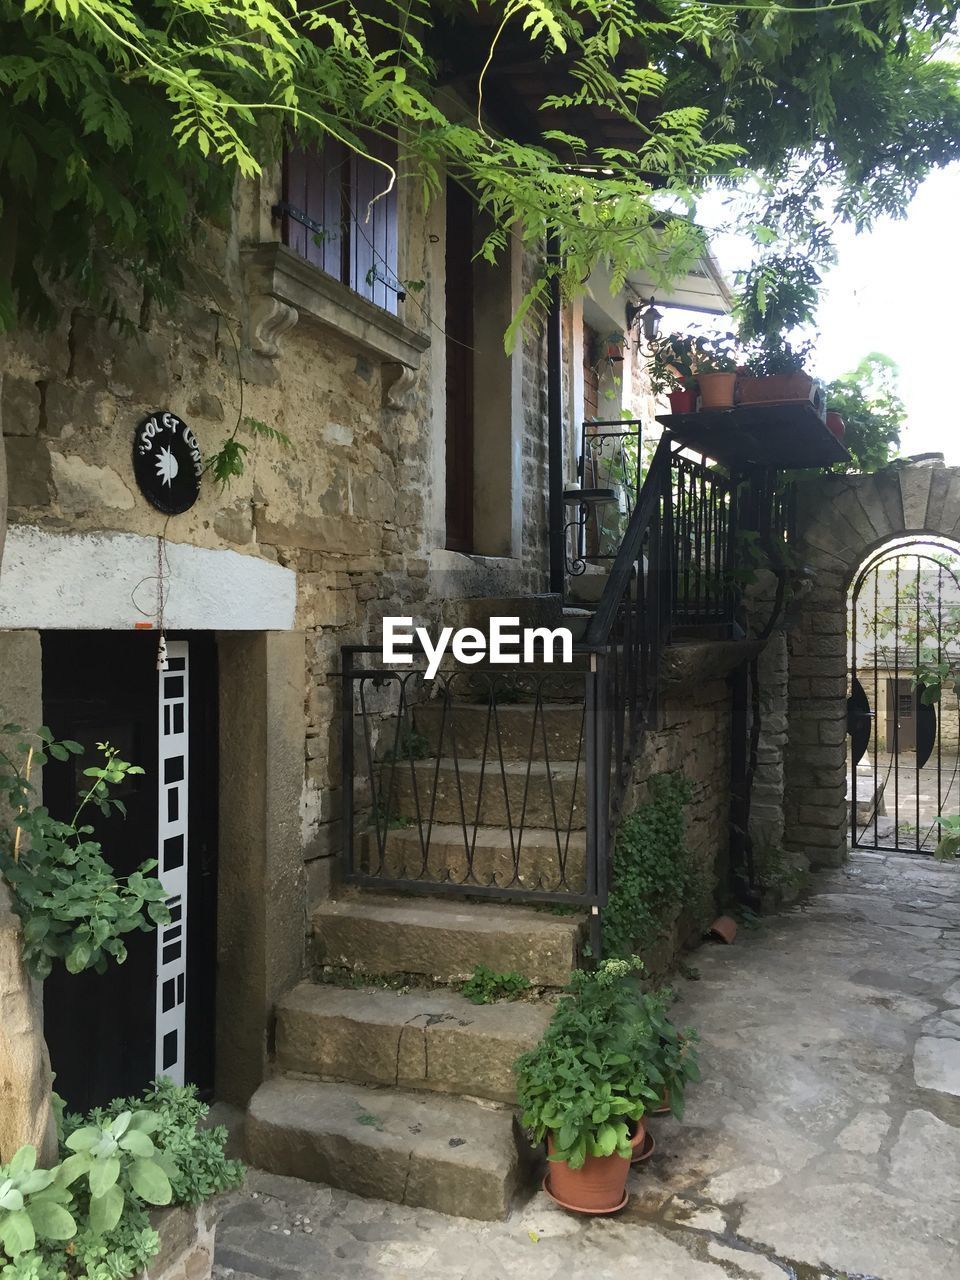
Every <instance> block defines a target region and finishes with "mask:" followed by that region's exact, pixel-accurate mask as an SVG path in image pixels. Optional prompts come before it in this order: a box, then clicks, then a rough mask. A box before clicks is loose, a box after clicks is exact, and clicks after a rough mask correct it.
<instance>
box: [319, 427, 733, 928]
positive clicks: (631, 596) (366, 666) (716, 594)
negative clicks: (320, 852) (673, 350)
mask: <svg viewBox="0 0 960 1280" xmlns="http://www.w3.org/2000/svg"><path fill="white" fill-rule="evenodd" d="M735 525H736V487H735V485H734V484H733V483H732V482H731V481H730V480H728V479H726V478H725V477H723V476H722V475H720V474H719V473H716V472H713V471H710V470H708V469H707V468H706V467H705V466H703V465H702V464H700V463H697V462H692V461H690V460H689V459H686V458H684V457H682V456H681V455H680V454H679V453H678V452H677V451H676V450H675V449H674V448H673V447H672V445H671V443H670V440H669V438H668V437H664V438H663V439H662V440H661V442H660V444H659V445H658V447H657V450H656V452H655V454H654V457H653V460H652V463H651V465H650V467H649V469H648V472H647V475H646V477H645V479H644V483H643V485H642V487H641V489H640V493H639V495H638V496H637V499H636V502H635V504H634V506H633V509H632V513H631V516H630V521H629V524H628V526H627V529H626V533H625V535H624V537H623V539H622V541H621V543H620V546H619V549H618V551H617V554H616V556H615V558H614V560H613V563H612V565H611V568H610V572H609V576H608V578H607V581H606V584H605V587H604V590H603V594H602V597H601V599H600V601H599V603H598V604H597V607H596V611H595V613H594V616H593V619H592V621H591V623H590V626H589V628H588V631H587V635H586V638H585V641H584V642H583V643H582V644H578V645H575V646H574V648H573V662H572V664H570V665H566V666H562V667H558V666H553V667H545V666H543V665H542V664H541V665H539V666H536V667H533V666H527V667H522V666H518V667H517V668H516V669H505V668H502V667H499V668H482V667H478V666H470V667H465V666H460V667H456V666H453V665H448V666H446V667H445V668H443V669H442V670H441V671H440V672H439V673H438V675H437V678H436V679H435V680H433V681H429V680H426V679H425V677H424V668H425V666H426V663H425V662H423V663H420V664H416V663H415V664H414V666H413V667H412V668H411V667H404V668H402V669H399V668H391V667H388V666H386V665H384V664H383V663H382V661H381V660H380V655H379V651H378V650H377V649H374V648H371V647H357V646H350V647H347V648H345V649H344V650H343V651H342V652H343V669H342V674H343V798H344V799H343V804H344V817H343V823H344V825H343V830H344V848H343V876H344V878H345V880H347V881H348V882H350V883H354V884H360V885H365V886H369V887H378V888H381V889H388V890H397V889H401V890H413V891H419V892H425V893H430V894H446V895H459V896H475V897H494V898H501V899H510V898H515V899H524V900H532V901H549V902H566V903H569V904H571V905H574V904H576V905H583V906H589V907H593V908H599V907H602V906H603V905H604V904H605V903H606V900H607V892H608V876H609V863H610V849H611V840H612V838H613V834H614V832H615V829H616V823H617V821H618V818H619V814H620V811H621V808H622V804H623V797H624V794H625V790H626V787H627V785H628V783H629V779H630V774H631V771H632V767H633V762H634V760H635V758H636V753H637V748H638V746H639V743H640V740H641V737H642V735H643V732H644V730H645V729H646V728H648V727H650V726H651V725H652V724H653V723H654V719H655V716H656V705H657V686H658V676H659V669H660V662H661V655H662V651H663V647H664V645H666V644H667V643H668V641H669V640H670V638H671V635H672V634H676V633H677V632H678V630H679V629H680V628H684V629H686V628H689V627H702V626H710V627H713V628H716V627H726V628H732V625H733V607H734V587H733V585H732V580H731V576H730V573H729V569H730V563H731V555H732V545H733V538H734V535H735ZM684 634H686V630H684ZM594 924H595V926H596V925H597V917H596V912H595V913H594ZM593 945H594V947H595V948H596V947H598V945H599V936H598V932H597V930H596V928H595V930H594V938H593Z"/></svg>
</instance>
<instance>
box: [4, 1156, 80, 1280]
mask: <svg viewBox="0 0 960 1280" xmlns="http://www.w3.org/2000/svg"><path fill="white" fill-rule="evenodd" d="M36 1166H37V1150H36V1147H31V1146H27V1147H21V1148H20V1150H19V1151H18V1152H17V1153H16V1154H15V1155H14V1157H13V1159H12V1160H11V1161H10V1163H9V1164H6V1165H0V1252H2V1253H5V1254H6V1255H7V1257H9V1258H17V1257H19V1256H20V1254H21V1253H26V1252H27V1251H29V1250H30V1249H32V1248H33V1247H34V1245H35V1244H36V1242H37V1238H38V1237H39V1238H40V1239H41V1240H49V1241H56V1240H69V1239H70V1238H71V1236H73V1235H74V1233H75V1232H76V1229H77V1224H76V1222H75V1221H74V1219H73V1216H72V1214H71V1213H70V1211H69V1210H68V1209H66V1208H65V1207H64V1204H65V1202H68V1201H69V1200H70V1192H69V1191H68V1190H67V1188H66V1185H65V1183H64V1180H63V1179H62V1178H61V1177H60V1170H59V1169H38V1168H37V1167H36Z"/></svg>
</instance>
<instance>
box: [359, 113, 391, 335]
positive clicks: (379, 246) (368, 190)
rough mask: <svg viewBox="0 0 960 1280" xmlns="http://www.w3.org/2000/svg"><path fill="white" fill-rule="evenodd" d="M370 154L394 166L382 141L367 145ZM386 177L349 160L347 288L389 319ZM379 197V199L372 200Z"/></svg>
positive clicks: (371, 164)
mask: <svg viewBox="0 0 960 1280" xmlns="http://www.w3.org/2000/svg"><path fill="white" fill-rule="evenodd" d="M367 145H368V147H369V150H370V152H371V154H373V155H375V156H379V157H380V158H381V159H383V160H386V161H387V162H388V163H389V164H396V160H397V148H396V145H395V144H394V143H392V142H390V141H389V140H388V139H385V138H374V139H372V140H369V141H368V144H367ZM389 180H390V175H389V173H388V172H387V170H386V169H384V168H383V166H382V165H379V164H377V163H376V162H375V161H373V160H368V159H367V157H366V156H359V155H356V154H354V155H353V156H352V158H351V180H350V204H351V209H352V215H353V216H352V219H351V227H350V230H351V233H352V237H353V244H352V249H351V254H350V287H351V289H353V290H354V291H355V292H356V293H359V294H360V296H361V297H362V298H368V299H369V300H370V301H371V302H372V303H374V305H375V306H378V307H382V308H383V309H384V311H389V312H390V314H391V315H396V314H397V309H398V298H397V290H398V288H400V284H399V281H398V279H397V266H398V260H397V189H396V186H395V185H394V187H393V188H392V190H390V191H389V192H388V193H387V195H382V194H381V193H382V192H383V190H384V188H385V187H386V185H387V183H388V182H389ZM378 196H379V199H377V198H376V197H378Z"/></svg>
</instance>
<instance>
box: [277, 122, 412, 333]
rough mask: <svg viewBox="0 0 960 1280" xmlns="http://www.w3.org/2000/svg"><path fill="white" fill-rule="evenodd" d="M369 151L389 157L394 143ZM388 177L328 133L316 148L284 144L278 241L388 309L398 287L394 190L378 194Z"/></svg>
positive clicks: (394, 306) (398, 295)
mask: <svg viewBox="0 0 960 1280" xmlns="http://www.w3.org/2000/svg"><path fill="white" fill-rule="evenodd" d="M369 149H370V152H371V154H373V155H376V156H378V157H379V158H380V159H383V160H386V161H387V162H388V163H391V164H393V163H395V162H396V155H397V149H396V145H395V144H391V143H390V142H389V141H387V140H385V139H382V138H378V139H375V140H374V141H373V142H372V143H371V144H370V148H369ZM388 177H389V175H388V174H387V171H386V170H385V169H384V168H383V166H382V165H379V164H377V163H376V162H375V161H374V160H371V159H369V158H368V157H367V156H360V155H357V154H356V153H355V152H353V151H350V150H349V149H348V148H347V147H345V146H344V145H343V144H342V143H340V142H337V141H336V139H328V140H327V141H326V142H325V143H324V145H323V147H304V148H301V147H297V146H293V145H291V146H288V147H287V148H286V149H285V152H284V163H283V204H282V205H281V206H280V208H281V211H282V218H283V222H282V235H283V243H284V244H285V245H288V246H289V247H290V248H291V249H293V250H294V252H295V253H298V254H299V255H300V256H301V257H302V258H306V260H307V261H308V262H312V263H313V265H314V266H316V267H319V269H320V270H321V271H325V272H326V273H327V274H328V275H331V276H333V278H334V279H335V280H340V281H341V282H342V283H343V284H345V285H347V286H348V287H349V288H350V289H352V290H353V291H354V293H357V294H359V295H360V297H361V298H366V299H367V300H368V301H369V302H372V303H373V304H374V305H375V306H377V307H382V308H383V310H384V311H387V312H389V313H390V314H391V315H396V314H397V311H398V302H399V301H400V300H401V299H402V296H403V288H402V286H401V284H400V281H399V279H398V277H397V266H398V252H397V251H398V235H397V192H396V188H395V187H394V189H393V190H391V191H390V192H388V193H387V194H386V195H383V194H381V193H382V192H383V190H384V188H385V187H386V185H387V180H388Z"/></svg>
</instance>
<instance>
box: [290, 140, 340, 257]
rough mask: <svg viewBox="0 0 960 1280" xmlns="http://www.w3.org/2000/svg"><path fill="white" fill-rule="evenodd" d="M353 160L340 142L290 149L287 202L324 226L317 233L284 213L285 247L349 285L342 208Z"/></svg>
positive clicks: (334, 141) (331, 141) (330, 141)
mask: <svg viewBox="0 0 960 1280" xmlns="http://www.w3.org/2000/svg"><path fill="white" fill-rule="evenodd" d="M348 173H349V158H348V156H347V155H346V152H345V148H344V146H343V144H342V143H340V142H337V141H336V140H335V139H328V141H327V142H326V144H325V145H324V147H323V149H322V150H321V149H320V148H318V147H307V148H303V149H301V148H300V147H288V148H287V149H286V151H285V153H284V165H283V199H284V202H285V203H287V204H290V205H292V206H293V207H294V208H295V209H299V210H300V211H301V212H302V213H305V214H306V215H307V217H308V218H310V219H312V220H313V221H314V222H316V223H318V224H319V225H320V226H321V227H322V228H323V233H322V234H321V233H318V232H317V231H315V230H313V229H312V228H311V227H308V226H304V224H303V223H302V222H298V221H297V220H296V218H294V217H291V216H290V215H289V214H286V215H285V216H284V219H283V243H284V244H286V245H289V246H290V248H291V249H293V250H294V252H295V253H299V254H300V256H301V257H302V258H306V260H307V261H308V262H312V263H313V265H314V266H315V267H319V268H320V270H321V271H325V272H326V273H327V274H328V275H331V276H333V278H334V279H335V280H343V281H345V282H346V281H347V279H348V276H347V266H348V255H347V250H348V245H349V235H348V234H346V231H347V224H346V210H345V208H344V198H343V197H344V187H345V179H346V177H347V176H348Z"/></svg>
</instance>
